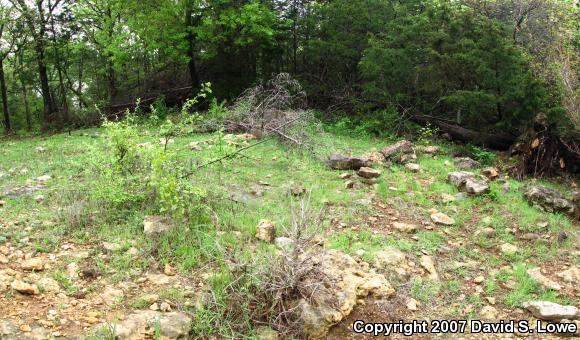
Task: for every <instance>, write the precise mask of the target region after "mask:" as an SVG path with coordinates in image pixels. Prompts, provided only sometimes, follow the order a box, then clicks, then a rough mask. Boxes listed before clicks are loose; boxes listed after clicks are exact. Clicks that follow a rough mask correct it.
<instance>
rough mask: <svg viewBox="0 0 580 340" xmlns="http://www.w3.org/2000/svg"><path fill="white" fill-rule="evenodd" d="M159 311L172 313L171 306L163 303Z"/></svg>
mask: <svg viewBox="0 0 580 340" xmlns="http://www.w3.org/2000/svg"><path fill="white" fill-rule="evenodd" d="M159 309H160V310H161V311H162V312H171V306H170V305H169V304H168V303H167V302H162V303H161V304H160V305H159Z"/></svg>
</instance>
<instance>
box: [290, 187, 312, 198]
mask: <svg viewBox="0 0 580 340" xmlns="http://www.w3.org/2000/svg"><path fill="white" fill-rule="evenodd" d="M307 193H308V189H306V188H305V187H303V186H301V185H294V186H292V187H291V188H290V194H291V195H292V196H295V197H300V196H304V195H306V194H307Z"/></svg>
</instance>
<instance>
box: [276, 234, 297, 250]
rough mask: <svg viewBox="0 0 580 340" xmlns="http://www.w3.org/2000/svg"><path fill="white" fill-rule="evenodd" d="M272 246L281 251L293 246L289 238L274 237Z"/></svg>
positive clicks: (292, 241)
mask: <svg viewBox="0 0 580 340" xmlns="http://www.w3.org/2000/svg"><path fill="white" fill-rule="evenodd" d="M274 244H276V247H278V248H279V249H283V250H289V249H291V248H292V247H293V246H294V240H292V239H291V238H289V237H276V239H274Z"/></svg>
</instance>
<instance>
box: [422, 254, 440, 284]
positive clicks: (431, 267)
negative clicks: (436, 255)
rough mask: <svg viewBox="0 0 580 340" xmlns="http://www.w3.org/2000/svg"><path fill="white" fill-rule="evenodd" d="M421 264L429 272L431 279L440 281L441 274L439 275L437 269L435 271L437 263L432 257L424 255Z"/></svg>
mask: <svg viewBox="0 0 580 340" xmlns="http://www.w3.org/2000/svg"><path fill="white" fill-rule="evenodd" d="M419 264H420V265H421V267H423V268H425V270H427V272H429V278H430V279H431V280H433V281H439V274H438V273H437V269H435V261H433V258H432V257H431V256H427V255H423V256H421V259H420V260H419Z"/></svg>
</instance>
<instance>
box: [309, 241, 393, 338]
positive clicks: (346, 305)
mask: <svg viewBox="0 0 580 340" xmlns="http://www.w3.org/2000/svg"><path fill="white" fill-rule="evenodd" d="M305 260H308V262H310V263H311V264H312V265H315V266H320V268H321V270H322V272H323V276H324V277H326V278H328V280H329V281H330V282H333V284H330V285H328V286H326V285H323V286H321V288H320V289H318V290H317V291H316V293H315V294H313V295H312V297H311V298H310V299H308V300H306V299H301V300H300V301H298V310H299V316H300V318H301V320H302V327H303V332H304V333H305V334H306V335H307V336H308V337H309V338H314V339H318V338H321V337H323V336H325V335H326V333H327V332H328V330H329V328H330V327H331V326H332V325H334V324H336V323H338V322H340V321H341V320H342V319H344V318H345V317H346V316H347V315H349V314H350V313H351V311H352V309H353V308H354V306H355V305H356V304H357V303H358V301H359V300H360V299H361V298H363V297H365V296H367V295H369V294H373V295H374V296H376V297H379V298H380V297H388V296H390V295H392V294H393V293H394V290H393V288H392V287H391V285H390V284H389V282H388V281H387V280H386V279H385V277H384V276H383V275H380V274H375V273H373V272H372V271H371V270H370V269H369V266H368V264H367V263H365V262H362V263H359V262H357V261H356V260H355V259H353V258H352V257H351V256H349V255H347V254H345V253H343V252H341V251H338V250H328V251H324V252H322V253H320V254H317V255H314V256H312V255H311V256H310V257H309V258H308V259H305ZM306 281H307V282H305V284H309V283H312V284H315V283H316V282H318V283H319V282H320V276H319V275H315V276H313V277H309V278H307V279H306Z"/></svg>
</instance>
